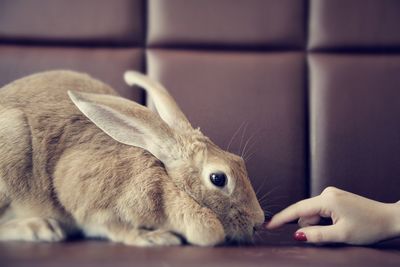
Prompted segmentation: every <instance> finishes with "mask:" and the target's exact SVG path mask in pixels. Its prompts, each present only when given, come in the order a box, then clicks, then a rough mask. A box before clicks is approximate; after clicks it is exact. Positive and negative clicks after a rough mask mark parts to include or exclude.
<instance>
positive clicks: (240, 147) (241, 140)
mask: <svg viewBox="0 0 400 267" xmlns="http://www.w3.org/2000/svg"><path fill="white" fill-rule="evenodd" d="M248 126H249V124H248V123H247V122H246V124H245V125H244V128H243V130H242V136H241V138H240V145H239V150H238V152H237V154H238V155H240V151H241V150H242V144H243V139H244V137H245V136H246V131H247V127H248Z"/></svg>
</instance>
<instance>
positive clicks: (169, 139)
mask: <svg viewBox="0 0 400 267" xmlns="http://www.w3.org/2000/svg"><path fill="white" fill-rule="evenodd" d="M125 78H126V81H127V82H128V83H129V84H131V85H133V84H137V85H139V86H141V87H143V88H144V89H146V90H147V91H148V92H149V94H150V95H151V97H152V98H153V100H154V103H155V106H156V108H157V111H158V113H159V115H158V114H157V113H155V112H152V111H151V110H149V109H148V108H146V107H144V106H141V105H139V104H137V103H135V102H133V101H129V100H127V99H123V98H121V97H119V96H118V95H117V93H116V92H115V91H114V90H113V89H111V88H110V87H109V86H107V85H105V84H103V83H101V82H99V81H97V80H95V79H93V78H91V77H90V76H88V75H85V74H80V73H76V72H71V71H50V72H44V73H39V74H35V75H32V76H28V77H25V78H22V79H20V80H17V81H15V82H13V83H11V84H9V85H7V86H5V87H4V88H2V89H0V216H1V215H2V217H1V218H0V223H1V224H0V240H26V241H60V240H64V239H65V238H66V237H67V236H68V235H70V234H73V233H75V232H82V233H83V234H84V235H85V236H90V237H104V238H107V239H109V240H112V241H115V242H122V243H125V244H130V245H137V246H153V245H177V244H181V242H182V240H181V238H179V237H178V236H180V237H184V239H186V240H187V241H188V242H189V243H191V244H196V245H202V246H210V245H216V244H219V243H222V242H224V240H226V239H232V240H238V241H249V240H250V239H251V238H252V235H253V229H254V227H256V226H259V225H261V224H262V223H263V221H264V213H263V211H262V209H261V207H260V205H259V203H258V201H257V199H256V196H255V193H254V190H253V189H252V187H251V184H250V181H249V179H248V177H247V173H246V169H245V165H244V162H243V160H242V159H241V158H240V157H238V156H236V155H233V154H231V153H229V152H226V151H223V150H221V149H220V148H218V147H217V146H216V145H215V144H213V143H212V142H211V141H210V140H209V139H208V138H207V137H205V136H204V135H203V134H202V133H201V132H200V131H199V130H195V129H193V128H192V127H191V126H190V123H189V122H188V121H187V119H186V117H185V116H184V115H183V113H182V112H181V111H180V110H179V108H178V107H177V105H176V103H175V102H174V100H173V99H172V97H171V96H170V95H169V94H168V93H167V91H166V90H165V89H164V88H163V87H162V86H161V85H160V84H158V83H156V82H154V81H152V80H150V79H149V78H147V77H146V76H144V75H141V74H138V73H134V72H128V73H127V74H126V76H125ZM69 90H73V91H69ZM213 172H224V173H225V174H226V176H227V178H228V179H227V183H226V185H225V186H224V187H223V188H219V187H217V186H215V185H213V184H212V183H211V182H210V179H209V176H210V174H211V173H213Z"/></svg>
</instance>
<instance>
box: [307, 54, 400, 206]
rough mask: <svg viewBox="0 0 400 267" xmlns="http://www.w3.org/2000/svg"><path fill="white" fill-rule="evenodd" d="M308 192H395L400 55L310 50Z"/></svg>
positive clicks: (391, 196) (383, 196)
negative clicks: (332, 187) (331, 188)
mask: <svg viewBox="0 0 400 267" xmlns="http://www.w3.org/2000/svg"><path fill="white" fill-rule="evenodd" d="M310 66H311V117H312V119H311V122H312V123H311V137H312V163H313V165H312V166H313V168H312V178H313V179H312V192H313V193H314V194H317V193H319V192H320V191H321V190H322V189H323V188H324V187H326V186H328V185H335V186H338V187H341V188H343V189H347V190H350V191H352V192H355V193H359V194H362V195H365V196H368V197H372V198H374V199H379V200H382V201H388V202H389V201H390V202H395V201H397V200H398V199H399V198H400V194H399V179H400V178H399V174H400V164H399V163H400V153H399V152H400V123H399V122H400V91H399V86H400V75H399V73H400V56H398V55H397V56H387V55H372V56H371V55H312V56H311V57H310Z"/></svg>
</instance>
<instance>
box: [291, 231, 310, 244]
mask: <svg viewBox="0 0 400 267" xmlns="http://www.w3.org/2000/svg"><path fill="white" fill-rule="evenodd" d="M293 237H294V239H296V240H297V241H303V242H304V241H307V237H306V234H305V233H303V232H296V233H294V236H293Z"/></svg>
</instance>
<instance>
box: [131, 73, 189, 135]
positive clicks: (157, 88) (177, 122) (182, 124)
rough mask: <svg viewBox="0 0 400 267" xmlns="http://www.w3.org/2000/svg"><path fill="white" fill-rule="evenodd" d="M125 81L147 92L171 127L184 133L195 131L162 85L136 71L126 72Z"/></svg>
mask: <svg viewBox="0 0 400 267" xmlns="http://www.w3.org/2000/svg"><path fill="white" fill-rule="evenodd" d="M124 79H125V82H126V83H127V84H128V85H131V86H133V85H137V86H139V87H142V88H143V89H144V90H146V92H147V93H148V94H149V95H150V97H151V98H152V99H153V101H154V104H155V107H156V109H157V112H158V114H160V116H161V118H162V119H163V120H164V121H165V122H166V123H167V124H168V125H169V126H170V127H172V128H173V129H179V130H183V131H186V130H192V129H193V128H192V126H191V124H190V122H189V121H188V119H187V118H186V116H185V114H183V112H182V110H181V109H180V108H179V106H178V104H177V103H176V102H175V100H174V99H173V97H172V96H171V95H170V94H169V93H168V91H167V89H165V87H164V86H162V85H161V84H160V83H158V82H156V81H154V80H152V79H150V78H149V77H148V76H146V75H143V74H141V73H139V72H136V71H126V72H125V74H124Z"/></svg>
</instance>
